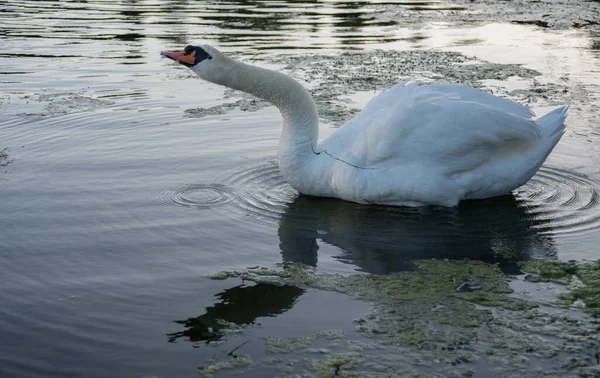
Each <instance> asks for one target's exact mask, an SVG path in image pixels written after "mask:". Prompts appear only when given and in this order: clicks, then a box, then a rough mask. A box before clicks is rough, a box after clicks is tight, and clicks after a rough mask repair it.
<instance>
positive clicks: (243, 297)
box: [167, 283, 304, 343]
mask: <svg viewBox="0 0 600 378" xmlns="http://www.w3.org/2000/svg"><path fill="white" fill-rule="evenodd" d="M303 293H304V289H300V288H298V287H295V286H288V285H282V286H279V285H273V284H266V283H258V284H255V285H252V284H251V285H248V286H247V285H239V286H235V287H232V288H229V289H226V290H224V291H222V292H220V293H218V294H216V295H215V297H216V299H217V300H218V302H217V303H215V304H214V305H212V306H209V307H206V309H205V312H204V314H202V315H200V316H198V317H195V318H188V319H186V320H176V321H175V323H178V324H182V325H183V326H184V327H185V328H186V329H185V330H184V331H180V332H174V333H169V334H167V337H168V338H169V341H171V342H174V341H176V340H177V339H178V338H187V339H188V340H189V341H192V342H197V341H205V342H207V343H209V342H211V341H217V340H220V339H221V338H222V337H223V335H224V333H225V332H224V331H225V329H227V328H229V327H230V326H229V324H230V323H233V324H236V325H239V326H244V325H249V324H253V323H254V322H255V321H256V319H257V318H260V317H268V316H277V315H279V314H282V313H284V312H286V311H288V310H289V309H291V308H292V307H293V306H294V304H295V303H296V300H297V299H298V297H300V296H301V295H302V294H303Z"/></svg>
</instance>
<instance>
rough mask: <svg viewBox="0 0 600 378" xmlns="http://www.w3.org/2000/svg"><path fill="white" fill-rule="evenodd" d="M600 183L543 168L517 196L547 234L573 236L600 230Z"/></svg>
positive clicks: (584, 177) (554, 169) (539, 229)
mask: <svg viewBox="0 0 600 378" xmlns="http://www.w3.org/2000/svg"><path fill="white" fill-rule="evenodd" d="M599 188H600V181H598V180H595V179H592V178H590V177H587V176H585V175H582V174H580V173H577V172H572V171H568V170H565V169H560V168H553V167H542V168H541V169H540V170H539V172H538V173H537V174H536V175H535V176H534V177H533V178H532V179H531V180H530V181H529V182H528V183H527V184H525V185H524V186H522V187H521V188H519V189H517V190H516V191H515V192H514V194H515V195H516V197H517V200H519V202H520V204H521V205H523V206H524V207H525V208H526V210H527V213H528V214H529V216H530V217H531V218H533V219H535V220H536V225H535V226H534V227H535V228H536V229H537V230H538V231H539V232H541V233H545V234H554V235H558V234H573V233H579V232H584V231H589V230H593V229H597V228H598V227H600V213H599V212H598V209H597V208H598V204H599V195H598V190H599Z"/></svg>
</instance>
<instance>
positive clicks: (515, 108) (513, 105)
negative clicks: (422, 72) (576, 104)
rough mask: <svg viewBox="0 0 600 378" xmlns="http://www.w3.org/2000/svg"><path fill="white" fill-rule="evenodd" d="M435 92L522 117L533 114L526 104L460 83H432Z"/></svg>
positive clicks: (528, 116) (529, 116)
mask: <svg viewBox="0 0 600 378" xmlns="http://www.w3.org/2000/svg"><path fill="white" fill-rule="evenodd" d="M431 87H432V89H433V90H435V91H436V92H443V93H447V94H451V95H452V96H454V97H455V98H458V99H460V100H462V101H471V102H476V103H478V104H482V105H487V106H490V107H492V108H494V109H497V110H502V111H505V112H507V113H512V114H514V115H517V116H519V117H523V118H532V117H533V116H535V114H534V113H533V112H532V111H531V110H530V109H529V108H528V107H526V106H523V105H521V104H519V103H517V102H514V101H511V100H508V99H505V98H502V97H497V96H494V95H493V94H491V93H488V92H483V91H480V90H479V89H475V88H471V87H469V86H466V85H462V84H439V85H432V86H431Z"/></svg>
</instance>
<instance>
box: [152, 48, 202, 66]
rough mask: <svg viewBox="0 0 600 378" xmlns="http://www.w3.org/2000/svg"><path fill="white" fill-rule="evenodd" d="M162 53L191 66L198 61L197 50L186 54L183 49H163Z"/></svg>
mask: <svg viewBox="0 0 600 378" xmlns="http://www.w3.org/2000/svg"><path fill="white" fill-rule="evenodd" d="M160 54H161V55H162V56H165V57H167V58H169V59H172V60H174V61H176V62H179V63H182V64H186V65H190V66H193V65H194V63H195V62H196V51H192V52H191V53H189V54H185V53H184V52H183V51H163V52H161V53H160Z"/></svg>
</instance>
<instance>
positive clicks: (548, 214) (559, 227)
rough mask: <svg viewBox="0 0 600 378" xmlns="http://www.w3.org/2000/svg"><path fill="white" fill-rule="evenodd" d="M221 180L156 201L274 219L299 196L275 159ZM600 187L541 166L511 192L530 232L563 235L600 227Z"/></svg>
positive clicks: (493, 202)
mask: <svg viewBox="0 0 600 378" xmlns="http://www.w3.org/2000/svg"><path fill="white" fill-rule="evenodd" d="M220 181H221V183H219V184H194V185H189V186H186V187H184V188H181V189H176V190H170V191H163V192H161V193H160V194H159V197H160V199H161V201H162V202H164V203H168V204H173V205H179V206H184V207H196V208H200V209H212V208H215V207H218V206H223V205H229V206H231V207H233V208H235V209H237V210H238V211H239V212H241V214H242V215H243V216H249V215H250V216H252V218H253V219H264V220H270V221H277V220H279V219H281V217H282V216H283V214H284V213H285V212H286V209H287V208H288V207H289V204H290V203H292V202H293V201H294V199H295V198H296V196H297V192H296V191H295V190H294V189H292V188H291V187H290V186H289V185H288V184H287V183H286V182H285V180H284V178H283V177H282V176H281V174H280V173H279V168H278V166H277V162H276V161H274V160H271V161H266V162H263V163H260V164H257V165H254V166H250V167H244V168H243V169H241V170H239V171H237V172H234V173H232V174H230V175H229V176H226V177H225V178H224V179H223V180H220ZM599 188H600V182H599V181H597V180H594V179H591V178H589V177H587V176H585V175H582V174H579V173H576V172H571V171H568V170H565V169H560V168H554V167H543V168H542V169H540V171H539V172H538V173H537V174H536V175H535V176H534V177H533V178H532V179H531V180H530V181H529V182H528V183H527V184H525V185H524V186H522V187H520V188H518V189H517V190H515V191H514V193H513V194H514V196H515V199H516V201H517V205H518V207H519V208H521V209H522V211H523V212H524V213H525V216H526V217H527V218H528V219H529V223H528V224H529V228H530V229H531V230H534V231H535V232H536V233H542V234H545V235H559V234H560V235H565V234H574V233H579V232H584V231H589V230H593V229H597V228H599V227H600V212H599V211H598V205H599V203H600V195H599V193H598V190H599ZM487 201H489V202H485V203H482V204H480V205H481V206H480V205H478V206H477V208H478V209H479V210H477V216H481V217H482V220H485V221H486V222H489V221H492V222H493V218H494V216H493V214H490V213H489V212H488V211H486V210H485V208H486V205H485V204H490V211H491V212H494V211H492V210H493V208H495V207H497V206H503V202H502V199H497V200H487ZM397 210H400V209H397ZM412 211H415V210H414V209H403V210H400V212H401V213H402V214H404V215H406V214H405V213H411V212H412ZM471 211H474V210H471ZM374 212H377V211H375V210H374ZM478 212H482V214H479V213H478ZM392 213H396V212H395V211H394V212H392ZM436 213H437V218H438V220H439V221H441V220H442V219H445V216H448V217H449V219H448V220H449V221H450V222H452V219H453V218H452V216H450V215H451V214H446V212H445V211H442V210H440V211H437V210H436ZM473 215H474V214H471V216H473ZM365 221H366V222H368V221H369V220H368V219H365ZM509 223H510V222H508V223H507V224H506V225H505V226H506V228H507V231H508V229H511V227H513V225H511V224H509ZM439 226H440V225H439V224H438V225H437V227H436V228H438V231H439ZM496 226H498V225H496ZM451 228H455V227H451ZM500 228H502V225H500ZM427 233H433V234H435V233H436V231H435V230H429V231H428V232H427ZM433 234H432V235H433Z"/></svg>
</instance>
